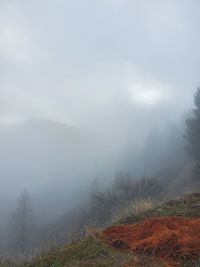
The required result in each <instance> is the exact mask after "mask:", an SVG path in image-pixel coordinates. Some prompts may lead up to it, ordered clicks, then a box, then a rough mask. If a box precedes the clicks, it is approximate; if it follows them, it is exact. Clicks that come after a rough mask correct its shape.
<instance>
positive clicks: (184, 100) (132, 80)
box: [0, 0, 200, 229]
mask: <svg viewBox="0 0 200 267" xmlns="http://www.w3.org/2000/svg"><path fill="white" fill-rule="evenodd" d="M199 11H200V3H199V1H197V0H196V1H195V0H191V1H187V0H167V1H160V0H150V1H145V0H101V1H100V0H96V1H87V0H85V1H82V0H76V1H72V0H67V1H65V0H56V1H55V0H42V1H41V0H40V1H39V0H34V1H33V0H29V1H25V0H19V1H15V0H0V72H1V76H0V151H1V152H0V179H1V180H0V181H1V187H0V215H2V217H3V218H4V219H3V220H2V224H4V220H5V224H6V222H7V220H8V218H9V216H10V214H11V213H12V211H13V210H14V209H15V206H16V203H17V199H18V197H19V195H20V193H21V192H22V191H23V190H25V189H26V190H28V191H29V193H30V195H31V197H32V200H33V204H34V207H35V213H37V216H38V221H40V222H44V221H50V220H54V219H55V218H59V216H61V215H62V214H64V213H66V212H67V211H69V210H72V209H73V208H74V207H76V206H78V205H79V204H80V203H83V201H84V200H86V199H87V198H88V195H89V192H90V189H91V187H92V183H93V181H94V180H95V179H98V181H99V182H100V183H101V184H102V185H108V184H109V183H110V182H111V181H112V179H113V177H114V176H115V175H116V174H117V173H119V172H130V173H132V174H133V175H135V176H136V177H140V176H142V175H158V176H162V175H161V173H162V171H163V170H164V169H165V168H168V167H170V166H173V167H174V166H176V167H177V166H178V168H180V165H181V164H182V162H183V161H184V160H185V152H184V139H183V135H184V131H185V122H184V120H185V116H186V115H185V114H187V113H188V112H190V111H191V109H192V107H193V95H194V92H195V90H196V88H197V87H198V86H199V84H200V80H199V79H200V78H199V69H200V53H199V47H200V33H199V24H200V17H199ZM161 178H163V179H164V178H165V177H164V176H163V177H161ZM167 178H169V177H167ZM2 229H3V228H2Z"/></svg>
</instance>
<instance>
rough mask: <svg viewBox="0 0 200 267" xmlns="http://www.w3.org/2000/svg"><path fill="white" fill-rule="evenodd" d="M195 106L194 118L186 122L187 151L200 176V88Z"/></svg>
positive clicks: (196, 95)
mask: <svg viewBox="0 0 200 267" xmlns="http://www.w3.org/2000/svg"><path fill="white" fill-rule="evenodd" d="M194 105H195V108H194V109H193V116H192V118H190V119H187V120H186V125H187V132H186V136H185V137H186V140H187V146H186V151H187V152H188V155H189V156H190V157H191V158H192V159H193V160H194V161H195V173H196V174H200V88H198V89H197V91H196V93H195V95H194Z"/></svg>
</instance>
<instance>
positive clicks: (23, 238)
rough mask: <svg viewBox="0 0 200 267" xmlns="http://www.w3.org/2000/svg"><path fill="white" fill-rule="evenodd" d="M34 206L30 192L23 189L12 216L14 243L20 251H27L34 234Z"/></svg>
mask: <svg viewBox="0 0 200 267" xmlns="http://www.w3.org/2000/svg"><path fill="white" fill-rule="evenodd" d="M33 222H34V217H33V208H32V201H31V197H30V195H29V193H28V192H27V191H23V192H22V193H21V195H20V197H19V199H18V205H17V208H16V211H15V212H14V214H13V216H12V235H13V241H14V242H13V245H14V246H15V249H17V250H18V251H20V253H23V254H24V253H26V252H27V251H28V249H29V248H30V246H31V239H32V236H33V232H32V231H33Z"/></svg>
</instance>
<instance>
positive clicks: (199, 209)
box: [0, 193, 200, 267]
mask: <svg viewBox="0 0 200 267" xmlns="http://www.w3.org/2000/svg"><path fill="white" fill-rule="evenodd" d="M161 216H185V217H192V218H198V217H200V193H195V194H190V195H187V196H185V197H184V198H182V199H179V200H172V201H169V202H166V203H164V204H162V205H160V206H158V207H156V208H153V209H151V210H149V211H146V212H143V213H141V214H139V215H137V216H134V215H132V216H129V217H126V218H122V219H121V220H120V222H119V223H136V222H139V221H143V220H145V219H147V218H151V217H161ZM130 258H131V254H130V253H125V252H121V251H116V250H113V249H112V248H111V247H109V246H108V245H106V244H103V243H102V242H101V241H99V240H98V239H96V238H93V237H87V238H85V239H83V240H81V241H78V242H76V243H73V244H71V245H67V246H65V247H64V248H62V249H59V250H55V251H52V252H49V254H48V255H46V256H44V257H40V258H38V259H36V260H35V261H34V262H32V263H31V264H24V265H23V267H72V266H73V267H106V266H107V267H108V266H109V267H110V266H113V267H120V266H122V265H123V263H124V262H128V261H129V260H130ZM144 261H145V260H144ZM149 264H150V265H149ZM0 266H6V265H0ZM139 266H152V267H153V266H161V265H160V264H159V265H158V264H156V263H155V264H153V263H152V261H151V262H150V263H149V260H147V261H146V263H145V264H142V265H139ZM183 266H193V265H192V264H190V263H185V265H183Z"/></svg>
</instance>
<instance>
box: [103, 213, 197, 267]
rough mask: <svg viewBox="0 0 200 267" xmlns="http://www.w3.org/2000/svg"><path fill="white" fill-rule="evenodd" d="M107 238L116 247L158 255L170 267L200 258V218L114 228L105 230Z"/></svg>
mask: <svg viewBox="0 0 200 267" xmlns="http://www.w3.org/2000/svg"><path fill="white" fill-rule="evenodd" d="M103 237H104V239H105V240H106V242H107V243H109V244H111V245H112V246H113V247H116V248H120V249H125V250H129V251H132V252H135V253H137V254H144V253H145V254H147V255H151V256H155V257H157V258H159V259H162V260H163V262H164V263H165V266H168V267H169V266H170V267H171V266H178V264H179V262H180V261H181V260H182V259H188V260H190V261H193V260H196V259H197V258H198V257H199V255H200V219H197V220H192V219H188V218H181V217H163V218H156V219H149V220H146V221H144V222H143V223H139V224H129V225H119V226H114V227H110V228H108V229H106V230H104V231H103ZM127 266H128V265H127Z"/></svg>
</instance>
